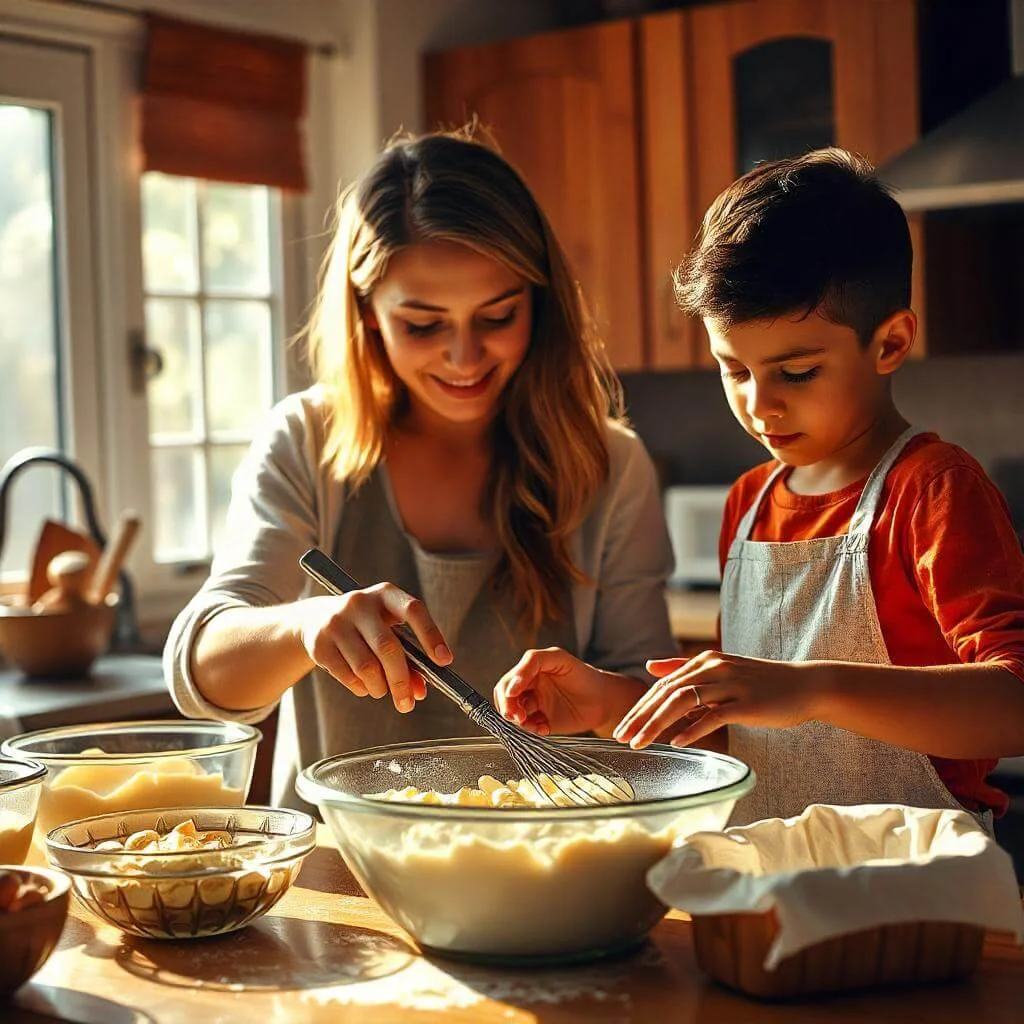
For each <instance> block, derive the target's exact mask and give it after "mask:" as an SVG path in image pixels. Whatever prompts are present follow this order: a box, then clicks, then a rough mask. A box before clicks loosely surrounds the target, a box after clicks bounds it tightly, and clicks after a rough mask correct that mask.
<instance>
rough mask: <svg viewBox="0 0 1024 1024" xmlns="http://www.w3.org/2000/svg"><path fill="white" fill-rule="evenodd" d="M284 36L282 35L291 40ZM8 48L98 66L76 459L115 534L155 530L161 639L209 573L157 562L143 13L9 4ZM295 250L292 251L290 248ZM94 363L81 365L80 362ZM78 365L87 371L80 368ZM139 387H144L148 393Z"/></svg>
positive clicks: (317, 67)
mask: <svg viewBox="0 0 1024 1024" xmlns="http://www.w3.org/2000/svg"><path fill="white" fill-rule="evenodd" d="M287 31H288V28H287V25H286V24H285V25H282V28H281V32H282V34H287ZM0 37H5V38H13V39H21V40H24V41H25V42H29V43H31V42H35V43H39V44H50V45H63V46H71V47H74V48H75V49H78V50H81V51H83V52H85V53H86V54H87V55H88V60H89V73H90V83H89V84H90V96H89V102H90V112H91V115H92V123H91V133H90V136H91V137H90V139H89V143H90V146H89V148H90V170H91V171H92V184H91V189H92V201H91V203H90V209H91V211H92V219H93V239H92V246H91V250H90V252H88V253H81V254H72V253H69V258H71V259H78V258H82V259H85V260H87V261H91V263H92V265H94V266H95V272H94V276H95V279H96V285H95V297H94V306H95V316H94V323H95V335H96V342H95V345H94V346H93V350H92V351H90V352H89V353H88V354H84V353H81V354H80V353H79V352H78V351H77V345H78V342H77V340H76V353H75V356H76V363H78V364H79V365H81V366H82V367H83V373H82V374H78V373H77V372H76V374H75V377H74V378H73V379H71V378H69V385H70V387H71V388H72V389H73V390H72V396H73V398H72V400H73V401H74V402H77V403H82V404H83V408H85V407H87V406H88V405H90V404H91V405H92V406H93V408H94V414H93V416H92V422H91V423H89V422H87V421H86V420H83V421H82V425H79V422H77V421H76V422H75V424H74V429H75V432H76V436H75V438H74V440H73V447H72V446H71V445H69V450H71V451H72V454H73V455H74V457H75V458H76V460H79V461H81V462H82V464H83V468H85V469H86V472H87V473H88V474H89V476H90V478H91V480H92V481H93V483H94V485H95V490H96V496H97V504H98V506H99V515H100V517H101V521H102V523H103V525H104V526H105V528H107V529H108V530H109V529H110V527H111V526H112V525H113V522H114V519H115V518H116V516H117V514H118V512H119V511H120V510H121V509H124V508H134V509H135V510H137V511H138V512H139V514H140V515H141V517H142V522H143V533H142V535H141V538H140V542H139V543H138V544H136V547H135V549H134V551H133V553H132V556H131V558H130V560H129V563H128V566H127V568H128V570H129V572H130V573H131V575H132V578H133V581H134V583H135V593H136V615H137V617H138V618H139V621H140V622H141V623H142V625H143V627H144V628H146V627H149V628H150V629H151V630H152V631H154V632H159V630H160V629H162V628H165V627H166V625H167V624H169V622H170V620H171V619H172V618H173V617H174V615H175V614H176V613H177V612H178V611H179V610H180V609H181V607H182V606H183V605H184V603H185V602H186V601H187V600H188V598H189V597H190V596H191V594H193V593H194V592H195V591H196V589H197V588H198V587H199V585H200V584H201V583H202V581H203V579H204V577H205V574H206V566H205V564H193V565H191V566H184V567H175V566H169V565H160V564H158V563H157V562H155V561H154V559H153V557H152V546H151V543H150V537H149V535H148V531H146V529H145V527H146V525H147V524H149V525H150V526H152V524H153V522H154V517H153V514H152V504H151V501H152V497H151V495H152V488H151V485H150V465H149V444H148V425H147V406H146V393H145V388H144V387H142V388H141V389H140V388H138V387H137V386H135V387H133V379H132V378H133V371H132V357H131V351H130V350H131V345H132V343H133V342H137V341H138V338H139V337H140V336H142V337H144V327H145V319H144V303H143V296H144V292H143V282H142V218H141V168H140V166H139V156H138V152H137V142H136V113H135V98H136V95H137V91H138V79H139V67H140V63H141V58H142V51H143V41H144V39H143V26H142V22H141V19H140V18H139V17H138V16H136V15H133V14H130V13H126V14H121V13H117V12H113V11H111V10H109V9H98V10H90V9H88V8H87V7H79V6H72V5H61V4H49V3H44V2H41V0H0ZM335 64H336V61H335V60H333V59H325V58H318V59H315V60H312V61H311V62H310V104H309V115H308V117H307V138H309V139H310V140H313V139H315V140H317V142H318V145H317V147H316V149H315V150H314V151H311V152H310V154H309V165H310V170H311V177H312V188H311V190H310V191H309V192H308V193H307V194H305V195H303V196H293V195H287V194H286V195H284V196H283V197H282V201H281V223H280V232H279V233H278V238H277V239H276V244H277V245H278V247H279V257H280V258H279V265H280V267H281V274H282V282H281V285H282V287H281V292H280V302H279V304H278V312H277V322H276V323H275V328H276V329H277V331H278V335H277V339H278V340H279V342H280V343H279V344H278V345H277V346H276V349H275V367H274V370H275V387H276V388H277V392H278V394H277V396H276V397H281V396H282V395H283V394H285V393H287V392H289V391H292V390H295V389H296V388H297V387H301V386H303V384H304V381H303V379H302V377H301V369H300V367H299V365H298V363H297V361H296V360H295V358H294V355H293V353H292V351H291V349H290V347H289V346H288V345H287V344H286V343H287V341H288V338H289V336H290V335H291V334H294V332H295V330H296V329H297V328H298V327H299V326H300V324H301V317H302V316H303V315H304V314H305V313H306V311H307V309H308V307H309V304H310V302H311V300H312V296H313V294H314V291H315V282H316V270H317V268H318V266H319V263H320V259H321V256H322V252H323V250H324V247H325V246H326V242H327V236H326V231H325V215H326V212H327V210H328V208H329V206H330V203H331V202H332V201H333V198H334V195H335V192H336V187H337V186H336V182H337V178H336V176H335V175H334V174H333V173H332V166H333V165H332V161H333V160H334V156H335V149H334V146H333V144H332V128H333V125H332V123H331V118H330V117H329V107H330V103H329V100H328V98H327V97H328V95H329V93H330V92H331V90H332V87H333V85H334V84H335V83H334V82H333V78H334V72H335V69H334V65H335ZM282 240H283V241H282ZM80 355H81V356H82V358H79V356H80ZM72 365H75V364H74V363H73V364H72ZM137 383H138V382H136V384H137Z"/></svg>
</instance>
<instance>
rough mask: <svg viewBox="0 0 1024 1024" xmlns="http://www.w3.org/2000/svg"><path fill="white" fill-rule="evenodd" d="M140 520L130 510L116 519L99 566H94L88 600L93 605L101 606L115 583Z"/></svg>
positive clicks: (137, 515) (138, 528)
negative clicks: (94, 571)
mask: <svg viewBox="0 0 1024 1024" xmlns="http://www.w3.org/2000/svg"><path fill="white" fill-rule="evenodd" d="M141 527H142V520H141V519H140V518H139V514H138V513H137V512H135V511H133V510H132V509H126V510H125V511H124V512H122V513H121V515H120V516H119V517H118V520H117V524H116V525H115V527H114V532H113V533H112V534H111V537H110V540H109V541H108V542H107V546H106V547H105V548H104V549H103V554H102V555H101V556H100V564H99V565H98V566H96V574H95V576H94V577H93V580H92V584H91V585H90V587H89V593H88V598H89V600H90V601H92V602H93V603H95V604H103V603H104V602H105V601H106V599H107V595H108V594H109V593H110V592H111V590H113V588H114V584H115V583H116V582H117V574H118V573H119V572H120V571H121V565H122V563H123V562H124V560H125V556H126V555H127V554H128V549H129V548H130V547H131V546H132V544H133V543H134V542H135V538H136V536H137V535H138V532H139V530H140V528H141Z"/></svg>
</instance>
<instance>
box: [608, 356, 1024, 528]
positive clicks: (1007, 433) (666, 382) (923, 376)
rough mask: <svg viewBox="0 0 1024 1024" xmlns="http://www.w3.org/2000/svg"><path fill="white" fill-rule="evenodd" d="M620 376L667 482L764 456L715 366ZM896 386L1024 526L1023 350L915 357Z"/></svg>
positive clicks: (701, 477) (923, 423) (737, 467)
mask: <svg viewBox="0 0 1024 1024" xmlns="http://www.w3.org/2000/svg"><path fill="white" fill-rule="evenodd" d="M623 383H624V385H625V388H626V398H627V402H628V407H629V414H630V418H631V419H632V421H633V424H634V426H635V427H636V430H637V432H638V433H639V434H640V436H641V437H642V438H643V439H644V441H645V442H646V443H647V446H648V448H649V449H650V451H651V454H652V455H653V456H654V457H655V459H656V460H657V461H658V463H659V465H660V466H661V468H662V471H663V474H664V479H665V482H666V483H696V484H703V483H729V482H731V481H732V480H733V479H734V478H735V477H736V476H737V475H738V474H739V473H742V472H743V471H744V470H745V469H748V468H750V467H751V466H753V465H755V464H756V463H757V462H760V461H763V460H764V458H765V457H766V456H765V453H764V450H763V449H762V448H761V446H760V445H758V444H757V443H756V442H755V441H753V440H752V439H751V438H749V437H748V436H747V435H746V434H745V433H744V432H743V431H742V430H741V429H740V427H739V425H738V424H737V423H736V422H735V420H734V419H733V418H732V414H731V413H730V412H729V409H728V406H727V405H726V403H725V398H724V396H723V394H722V387H721V382H720V381H719V378H718V375H717V374H716V373H714V372H713V371H686V372H681V373H634V374H627V375H625V376H624V379H623ZM895 387H896V398H897V401H898V402H899V405H900V408H901V409H902V411H903V413H904V415H905V416H906V417H907V418H908V419H909V420H910V421H911V422H912V423H914V424H915V425H917V426H920V427H926V428H928V429H932V430H937V431H938V432H939V433H940V434H942V436H943V437H944V438H946V439H947V440H949V441H953V442H955V443H956V444H959V445H962V446H963V447H964V448H966V449H967V451H969V452H970V453H971V454H972V455H973V456H974V457H975V458H977V459H978V461H979V462H981V464H982V465H983V466H984V467H985V468H986V470H988V471H989V473H990V474H992V475H993V476H994V477H995V479H996V481H997V483H999V484H1000V486H1001V488H1002V489H1003V491H1004V493H1005V494H1006V495H1007V498H1008V499H1009V500H1010V501H1011V504H1012V505H1013V507H1014V511H1015V515H1016V517H1017V527H1018V530H1021V531H1024V354H1014V355H998V356H996V355H986V356H976V357H968V356H958V357H957V356H947V357H930V358H928V359H924V360H920V361H914V362H909V363H907V364H906V365H905V366H904V367H903V368H902V369H901V370H900V371H899V373H898V374H897V377H896V385H895Z"/></svg>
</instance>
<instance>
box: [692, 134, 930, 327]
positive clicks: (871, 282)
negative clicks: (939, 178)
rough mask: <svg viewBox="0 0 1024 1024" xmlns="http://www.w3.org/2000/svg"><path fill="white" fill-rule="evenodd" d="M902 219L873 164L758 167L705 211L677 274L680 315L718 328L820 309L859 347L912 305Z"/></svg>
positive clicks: (821, 153)
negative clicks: (854, 334) (849, 330)
mask: <svg viewBox="0 0 1024 1024" xmlns="http://www.w3.org/2000/svg"><path fill="white" fill-rule="evenodd" d="M912 261H913V251H912V247H911V243H910V231H909V228H908V227H907V218H906V216H905V215H904V213H903V210H902V209H901V208H900V206H899V204H898V203H897V202H896V200H895V199H893V198H892V196H891V194H890V193H889V190H888V189H887V187H886V186H885V185H884V184H883V183H882V182H880V181H879V180H878V178H877V177H875V171H874V167H872V165H871V164H870V163H869V162H868V161H867V160H865V159H864V158H863V157H861V156H857V155H855V154H853V153H848V152H847V151H846V150H844V149H837V148H829V149H817V150H814V151H813V152H810V153H807V154H805V155H804V156H801V157H796V158H794V159H789V160H776V161H774V162H772V163H765V164H761V165H760V166H758V167H755V168H754V169H753V170H752V171H748V172H747V173H746V174H744V175H743V177H741V178H739V179H738V180H737V181H735V182H733V184H732V185H730V186H729V187H728V188H727V189H726V190H725V191H724V192H722V193H721V195H719V196H718V198H717V199H716V200H715V201H714V202H713V203H712V204H711V206H710V207H709V208H708V211H707V213H706V214H705V215H704V222H703V224H702V225H701V229H700V232H699V234H698V236H697V244H696V246H695V247H694V249H693V250H692V251H691V252H690V253H689V254H688V255H687V256H686V258H685V259H684V260H683V263H682V265H681V266H680V267H679V269H678V270H677V271H676V275H675V286H676V298H677V299H678V301H679V304H680V306H681V307H682V308H683V310H684V311H685V312H688V313H692V314H694V315H696V316H700V317H707V318H710V319H714V320H717V321H720V322H721V323H723V324H724V325H725V326H727V327H728V326H731V325H734V324H739V323H747V322H750V321H753V320H770V319H774V318H776V317H778V316H782V315H785V314H791V313H794V312H800V311H802V312H804V313H805V314H807V315H809V314H810V313H812V312H815V311H817V312H819V313H820V314H821V315H822V316H824V317H825V318H826V319H828V320H831V321H832V322H833V323H837V324H843V325H845V326H848V327H852V328H853V329H854V330H855V331H856V332H857V336H858V337H859V338H860V340H861V342H862V343H863V344H867V343H868V341H870V339H871V336H872V334H873V333H874V330H875V328H876V327H878V325H879V324H880V323H882V321H883V320H885V319H886V317H888V316H891V315H892V314H893V313H895V312H897V311H898V310H901V309H906V308H908V307H909V305H910V271H911V264H912Z"/></svg>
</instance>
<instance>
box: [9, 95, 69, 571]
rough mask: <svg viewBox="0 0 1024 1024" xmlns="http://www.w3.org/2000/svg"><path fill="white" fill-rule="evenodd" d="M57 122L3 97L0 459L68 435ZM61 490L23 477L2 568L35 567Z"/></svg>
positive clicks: (40, 476)
mask: <svg viewBox="0 0 1024 1024" xmlns="http://www.w3.org/2000/svg"><path fill="white" fill-rule="evenodd" d="M51 130H52V125H51V115H50V113H49V112H48V111H46V110H40V109H37V108H34V107H26V106H18V105H15V104H6V103H0V153H2V154H3V159H2V160H0V463H3V462H5V461H6V460H7V459H8V458H10V456H12V455H13V454H14V453H15V452H17V451H19V450H20V449H21V448H25V447H27V446H29V445H45V446H47V447H51V448H52V447H60V443H61V437H60V418H59V408H60V403H59V399H58V396H59V377H58V364H57V353H58V351H59V346H58V336H57V323H58V320H57V308H56V300H55V280H56V275H57V268H56V264H55V262H54V212H53V172H52V168H51V163H50V161H51V139H50V132H51ZM59 493H60V492H59V481H58V479H57V475H56V474H55V473H52V472H50V473H45V472H41V471H38V472H32V471H28V472H26V473H24V474H23V475H21V476H19V477H18V480H17V484H16V486H15V487H14V488H13V490H12V491H9V492H8V494H9V495H10V498H11V499H12V500H11V504H10V506H9V507H8V509H7V536H6V537H5V539H4V551H3V552H2V554H3V555H4V558H3V561H2V562H0V571H4V572H7V571H10V572H17V573H24V572H26V571H27V569H28V565H27V564H23V563H24V562H25V561H26V558H25V552H26V551H28V550H31V547H30V546H31V545H32V544H33V543H34V541H35V538H36V535H37V533H38V530H39V526H40V523H41V521H42V520H43V519H44V518H45V517H46V516H47V515H51V514H54V513H56V511H57V510H58V509H59V508H60V503H59ZM19 553H20V554H19Z"/></svg>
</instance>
